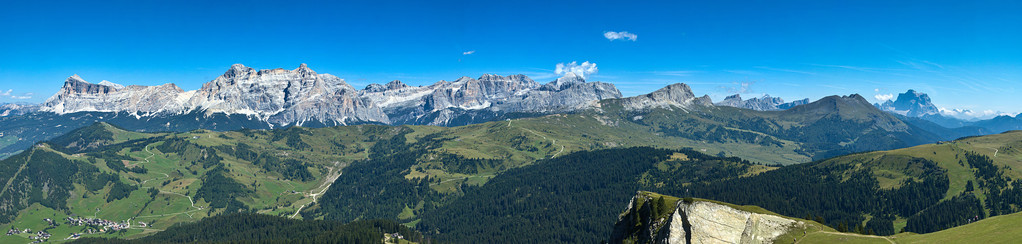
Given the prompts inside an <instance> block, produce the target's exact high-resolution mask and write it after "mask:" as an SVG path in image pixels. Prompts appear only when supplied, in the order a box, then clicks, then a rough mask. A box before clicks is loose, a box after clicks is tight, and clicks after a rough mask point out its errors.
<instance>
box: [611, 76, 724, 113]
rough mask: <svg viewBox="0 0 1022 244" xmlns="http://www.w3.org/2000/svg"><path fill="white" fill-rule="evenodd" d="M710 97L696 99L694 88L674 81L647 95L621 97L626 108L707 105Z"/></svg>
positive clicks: (684, 107)
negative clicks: (693, 92)
mask: <svg viewBox="0 0 1022 244" xmlns="http://www.w3.org/2000/svg"><path fill="white" fill-rule="evenodd" d="M708 99H709V98H708V97H705V96H704V98H700V99H696V96H695V95H693V94H692V89H691V88H689V87H688V85H686V84H684V83H674V84H671V85H668V86H667V87H664V88H660V90H656V91H654V92H652V93H649V94H646V95H639V96H634V97H627V98H624V99H621V105H623V106H624V107H625V108H626V109H631V110H642V109H649V108H668V109H669V108H671V107H678V108H681V109H687V108H689V107H690V106H692V105H706V104H707V103H708Z"/></svg>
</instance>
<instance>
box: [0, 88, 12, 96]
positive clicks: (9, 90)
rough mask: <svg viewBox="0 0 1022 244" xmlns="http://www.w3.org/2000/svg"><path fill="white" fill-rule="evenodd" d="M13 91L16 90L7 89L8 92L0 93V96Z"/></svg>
mask: <svg viewBox="0 0 1022 244" xmlns="http://www.w3.org/2000/svg"><path fill="white" fill-rule="evenodd" d="M11 92H14V89H7V92H4V93H0V96H10V95H11Z"/></svg>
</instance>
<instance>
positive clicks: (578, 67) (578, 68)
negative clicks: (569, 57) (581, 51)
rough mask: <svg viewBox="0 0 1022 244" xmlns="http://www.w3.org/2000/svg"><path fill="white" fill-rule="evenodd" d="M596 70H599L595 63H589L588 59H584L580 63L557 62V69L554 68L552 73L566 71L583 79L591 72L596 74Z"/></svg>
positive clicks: (564, 72)
mask: <svg viewBox="0 0 1022 244" xmlns="http://www.w3.org/2000/svg"><path fill="white" fill-rule="evenodd" d="M598 71H600V70H599V69H597V68H596V63H590V62H589V61H585V62H582V64H578V63H577V62H575V61H572V62H571V63H568V64H564V63H558V64H557V69H555V70H554V73H555V74H558V75H564V74H567V73H568V72H571V73H575V74H576V75H578V76H581V77H582V78H583V79H585V78H586V77H589V75H591V74H596V72H598Z"/></svg>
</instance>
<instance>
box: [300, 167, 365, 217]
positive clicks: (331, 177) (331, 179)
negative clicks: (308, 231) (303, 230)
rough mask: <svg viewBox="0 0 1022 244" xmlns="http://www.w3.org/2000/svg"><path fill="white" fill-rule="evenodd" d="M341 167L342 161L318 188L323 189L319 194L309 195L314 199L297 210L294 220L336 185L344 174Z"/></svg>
mask: <svg viewBox="0 0 1022 244" xmlns="http://www.w3.org/2000/svg"><path fill="white" fill-rule="evenodd" d="M366 158H368V155H367V156H366ZM340 165H341V162H340V161H336V162H334V167H333V169H331V171H333V172H331V173H330V174H328V175H327V178H326V181H324V182H323V183H322V184H320V185H319V187H317V188H320V187H322V188H323V189H321V190H319V192H317V193H310V194H308V196H309V197H312V201H311V202H309V203H306V204H302V206H300V207H298V210H295V213H294V214H292V215H291V218H292V219H293V218H295V217H298V214H299V213H301V212H302V209H304V208H305V206H309V204H312V203H314V202H316V201H317V200H318V198H317V197H319V195H323V193H324V192H326V190H327V189H330V186H332V185H334V181H337V178H339V177H341V174H342V172H341V169H340ZM335 170H336V171H335Z"/></svg>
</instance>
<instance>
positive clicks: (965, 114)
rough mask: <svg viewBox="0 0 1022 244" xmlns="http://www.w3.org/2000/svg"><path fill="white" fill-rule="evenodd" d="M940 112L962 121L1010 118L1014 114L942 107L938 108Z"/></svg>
mask: <svg viewBox="0 0 1022 244" xmlns="http://www.w3.org/2000/svg"><path fill="white" fill-rule="evenodd" d="M938 110H940V113H941V114H943V115H946V116H951V117H956V118H960V119H988V118H992V117H995V116H1001V115H1009V116H1010V115H1012V114H1009V113H1005V112H1001V111H994V110H989V109H987V110H982V111H973V110H971V109H963V108H945V107H940V108H938Z"/></svg>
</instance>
